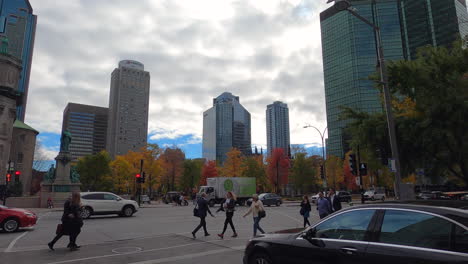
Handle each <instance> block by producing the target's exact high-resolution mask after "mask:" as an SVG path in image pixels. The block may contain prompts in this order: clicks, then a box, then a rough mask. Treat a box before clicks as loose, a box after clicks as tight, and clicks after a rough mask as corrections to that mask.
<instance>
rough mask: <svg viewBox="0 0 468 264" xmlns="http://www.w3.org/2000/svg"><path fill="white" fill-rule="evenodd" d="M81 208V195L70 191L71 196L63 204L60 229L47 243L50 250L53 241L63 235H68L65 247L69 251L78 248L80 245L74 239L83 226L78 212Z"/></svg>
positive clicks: (52, 246)
mask: <svg viewBox="0 0 468 264" xmlns="http://www.w3.org/2000/svg"><path fill="white" fill-rule="evenodd" d="M80 208H81V196H80V193H79V192H74V193H72V198H71V199H68V200H67V201H66V202H65V204H64V206H63V215H62V229H61V230H60V232H59V233H58V234H57V235H56V236H55V238H54V239H53V240H52V241H51V242H49V243H48V244H47V245H48V246H49V248H50V250H54V245H55V243H56V242H57V241H58V240H59V239H60V238H61V237H62V236H63V235H68V236H70V243H68V246H67V248H69V249H70V250H71V251H75V250H78V249H79V248H80V246H78V245H77V244H76V239H77V237H78V235H79V234H80V233H81V227H82V226H83V220H82V219H81V214H80Z"/></svg>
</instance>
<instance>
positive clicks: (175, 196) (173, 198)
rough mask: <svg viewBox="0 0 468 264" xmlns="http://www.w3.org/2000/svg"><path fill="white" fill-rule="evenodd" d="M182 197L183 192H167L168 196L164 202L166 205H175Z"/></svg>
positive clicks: (165, 196)
mask: <svg viewBox="0 0 468 264" xmlns="http://www.w3.org/2000/svg"><path fill="white" fill-rule="evenodd" d="M181 195H182V193H181V192H167V193H166V195H164V198H163V202H164V203H165V204H170V203H174V202H176V200H178V199H179V197H180V196H181Z"/></svg>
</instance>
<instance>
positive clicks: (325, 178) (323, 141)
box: [304, 125, 328, 188]
mask: <svg viewBox="0 0 468 264" xmlns="http://www.w3.org/2000/svg"><path fill="white" fill-rule="evenodd" d="M309 127H312V128H315V130H317V132H319V134H320V137H321V138H322V158H323V163H322V166H323V187H324V188H327V185H328V184H327V175H326V169H325V160H326V157H325V131H327V128H328V127H325V129H324V130H323V133H322V132H320V129H318V128H316V127H314V126H311V125H306V126H304V128H309Z"/></svg>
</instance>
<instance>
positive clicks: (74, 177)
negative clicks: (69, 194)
mask: <svg viewBox="0 0 468 264" xmlns="http://www.w3.org/2000/svg"><path fill="white" fill-rule="evenodd" d="M70 181H71V182H72V183H80V174H79V173H78V171H76V166H71V167H70Z"/></svg>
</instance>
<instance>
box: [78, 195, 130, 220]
mask: <svg viewBox="0 0 468 264" xmlns="http://www.w3.org/2000/svg"><path fill="white" fill-rule="evenodd" d="M81 204H82V206H83V207H82V209H81V217H83V218H84V219H85V218H89V217H90V216H91V215H106V214H118V215H120V216H126V217H130V216H132V215H133V214H134V213H135V212H136V211H138V209H139V207H138V203H137V202H135V201H132V200H126V199H123V198H122V197H120V196H118V195H115V194H113V193H108V192H82V193H81Z"/></svg>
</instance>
